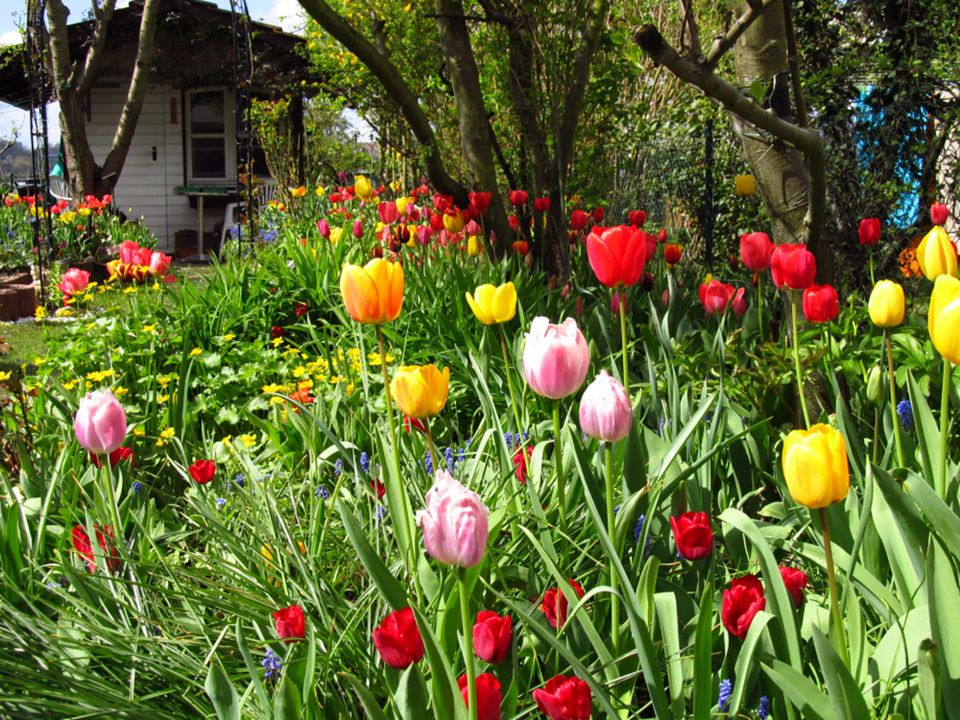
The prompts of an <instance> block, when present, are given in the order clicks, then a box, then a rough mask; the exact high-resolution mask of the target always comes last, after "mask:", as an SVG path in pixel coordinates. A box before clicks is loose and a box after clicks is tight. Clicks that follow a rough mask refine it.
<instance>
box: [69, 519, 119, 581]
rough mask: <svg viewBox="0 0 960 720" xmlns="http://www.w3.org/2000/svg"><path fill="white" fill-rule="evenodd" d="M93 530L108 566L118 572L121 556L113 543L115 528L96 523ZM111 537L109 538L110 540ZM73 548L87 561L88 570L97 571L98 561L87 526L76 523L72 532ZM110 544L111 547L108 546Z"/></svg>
mask: <svg viewBox="0 0 960 720" xmlns="http://www.w3.org/2000/svg"><path fill="white" fill-rule="evenodd" d="M93 531H94V533H96V536H97V543H98V544H99V545H100V550H101V552H102V554H103V557H104V559H105V560H106V561H107V567H108V568H110V572H114V573H115V572H117V571H118V570H119V569H120V558H119V556H118V555H117V548H116V546H115V545H114V544H113V528H112V527H110V526H109V525H94V526H93ZM108 538H109V540H108ZM71 540H72V541H73V549H74V550H76V552H77V554H78V555H79V556H80V557H82V558H83V559H84V560H86V562H87V570H89V571H90V572H96V571H97V561H96V557H95V556H94V554H93V545H92V544H91V543H90V536H89V535H87V530H86V528H84V527H83V525H74V526H73V531H72V532H71ZM108 545H109V547H108Z"/></svg>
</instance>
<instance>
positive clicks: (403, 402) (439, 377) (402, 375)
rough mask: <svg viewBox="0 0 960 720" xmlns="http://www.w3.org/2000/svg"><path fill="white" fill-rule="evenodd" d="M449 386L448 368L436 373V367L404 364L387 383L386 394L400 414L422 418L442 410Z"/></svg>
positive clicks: (445, 402) (437, 370)
mask: <svg viewBox="0 0 960 720" xmlns="http://www.w3.org/2000/svg"><path fill="white" fill-rule="evenodd" d="M449 387H450V368H444V369H443V371H440V370H439V369H438V368H437V366H436V365H407V366H405V367H401V368H400V369H399V370H397V372H396V373H395V374H394V376H393V380H391V381H390V395H391V396H392V397H393V399H394V401H395V402H396V403H397V407H398V408H400V410H401V411H402V412H403V414H404V415H409V416H410V417H412V418H417V419H423V418H428V417H433V416H434V415H436V414H437V413H439V412H440V411H441V410H443V407H444V405H446V404H447V391H448V390H449Z"/></svg>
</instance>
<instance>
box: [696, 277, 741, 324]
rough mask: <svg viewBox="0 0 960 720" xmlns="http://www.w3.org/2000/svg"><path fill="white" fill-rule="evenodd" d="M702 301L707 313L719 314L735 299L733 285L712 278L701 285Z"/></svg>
mask: <svg viewBox="0 0 960 720" xmlns="http://www.w3.org/2000/svg"><path fill="white" fill-rule="evenodd" d="M699 293H700V303H701V304H702V305H703V309H704V311H705V312H706V313H707V315H717V314H718V313H722V312H723V311H724V310H726V309H727V306H728V305H729V304H730V303H731V302H732V301H733V293H734V289H733V285H727V284H726V283H723V282H720V281H719V280H711V281H710V282H709V283H704V284H702V285H700V288H699Z"/></svg>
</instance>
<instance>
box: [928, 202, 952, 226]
mask: <svg viewBox="0 0 960 720" xmlns="http://www.w3.org/2000/svg"><path fill="white" fill-rule="evenodd" d="M948 217H950V210H949V209H948V208H947V206H946V205H943V204H942V203H938V202H935V203H933V205H931V206H930V222H932V223H933V224H934V225H945V224H946V222H947V218H948Z"/></svg>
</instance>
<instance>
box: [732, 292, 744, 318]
mask: <svg viewBox="0 0 960 720" xmlns="http://www.w3.org/2000/svg"><path fill="white" fill-rule="evenodd" d="M733 312H735V313H736V314H737V317H743V315H744V314H745V313H746V312H747V291H746V289H745V288H737V291H736V292H735V293H734V294H733Z"/></svg>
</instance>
